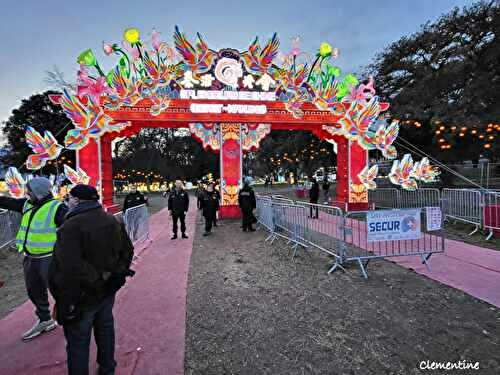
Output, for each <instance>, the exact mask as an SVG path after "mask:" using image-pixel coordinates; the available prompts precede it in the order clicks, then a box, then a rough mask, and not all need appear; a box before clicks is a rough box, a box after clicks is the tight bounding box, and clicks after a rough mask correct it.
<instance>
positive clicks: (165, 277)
mask: <svg viewBox="0 0 500 375" xmlns="http://www.w3.org/2000/svg"><path fill="white" fill-rule="evenodd" d="M195 220H196V210H191V211H189V212H188V215H187V217H186V225H187V228H188V231H187V235H188V236H189V239H182V240H181V239H178V240H175V241H171V240H170V236H171V229H170V228H171V220H170V218H169V215H168V212H167V211H166V210H162V211H161V212H159V213H157V214H156V215H154V216H153V217H152V219H151V225H150V233H151V242H150V243H149V244H146V245H145V246H143V247H142V249H136V253H137V252H138V251H139V253H140V257H139V259H138V260H137V261H136V262H135V265H134V266H133V268H134V269H135V270H136V271H137V273H136V275H135V276H134V277H133V278H132V279H130V280H129V282H127V284H126V286H125V287H124V288H123V289H122V290H120V292H119V293H118V296H117V300H116V303H115V309H114V314H115V327H116V359H117V361H118V368H117V374H119V375H132V374H135V375H149V374H158V375H160V374H161V375H177V374H183V373H184V333H185V317H186V292H187V276H188V269H189V260H190V256H191V251H192V248H193V238H194V229H195V224H196V221H195ZM137 250H138V251H137ZM33 321H34V314H33V307H32V305H31V303H30V302H29V301H28V302H26V303H24V304H23V305H21V306H20V307H18V308H17V309H16V310H14V311H13V312H12V313H10V314H9V315H8V316H6V317H5V318H4V319H2V320H0V338H1V339H0V374H2V375H22V374H30V375H32V374H36V375H59V374H66V352H65V340H64V337H63V333H62V329H61V328H60V327H59V328H57V329H56V330H54V331H52V332H49V333H46V334H43V335H42V336H40V337H37V338H36V339H34V340H32V341H29V342H22V341H21V339H20V335H21V334H22V333H23V332H24V331H25V330H26V329H27V328H29V326H30V325H31V324H32V323H33ZM92 347H93V349H92V354H91V365H92V367H91V368H93V369H95V367H96V366H95V347H94V345H92ZM90 373H91V374H93V373H95V370H91V372H90Z"/></svg>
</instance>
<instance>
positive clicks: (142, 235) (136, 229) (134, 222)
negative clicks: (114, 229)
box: [123, 204, 149, 243]
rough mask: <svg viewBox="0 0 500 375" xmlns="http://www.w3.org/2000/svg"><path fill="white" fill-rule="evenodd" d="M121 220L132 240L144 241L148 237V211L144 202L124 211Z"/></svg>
mask: <svg viewBox="0 0 500 375" xmlns="http://www.w3.org/2000/svg"><path fill="white" fill-rule="evenodd" d="M123 222H124V223H125V228H126V230H127V233H128V234H129V236H130V239H131V240H132V242H134V243H136V242H140V241H145V240H147V239H148V238H149V211H148V208H147V206H146V205H145V204H142V205H140V206H136V207H132V208H129V209H128V210H127V211H125V213H124V214H123Z"/></svg>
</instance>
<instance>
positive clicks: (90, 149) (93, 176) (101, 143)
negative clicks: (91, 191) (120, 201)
mask: <svg viewBox="0 0 500 375" xmlns="http://www.w3.org/2000/svg"><path fill="white" fill-rule="evenodd" d="M111 141H112V137H111V135H110V134H105V135H104V136H102V137H101V138H100V139H92V138H91V139H90V140H89V143H88V144H87V146H85V147H84V148H82V149H81V150H78V151H77V153H76V163H77V167H79V168H82V169H83V170H84V171H85V172H86V173H87V175H88V176H89V177H90V182H89V183H90V185H92V186H95V187H96V188H97V190H98V191H99V194H100V195H101V202H102V204H103V206H104V207H105V208H106V209H108V210H110V211H116V208H117V207H115V206H114V203H113V162H112V154H111Z"/></svg>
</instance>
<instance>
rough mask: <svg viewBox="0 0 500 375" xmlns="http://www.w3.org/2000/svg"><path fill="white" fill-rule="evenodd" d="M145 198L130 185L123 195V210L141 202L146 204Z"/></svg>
mask: <svg viewBox="0 0 500 375" xmlns="http://www.w3.org/2000/svg"><path fill="white" fill-rule="evenodd" d="M146 203H147V200H146V198H145V197H144V195H142V194H141V192H139V191H137V188H136V187H135V186H132V188H131V190H130V193H128V194H127V196H126V197H125V201H124V202H123V212H125V211H127V210H128V209H129V208H132V207H137V206H140V205H141V204H146Z"/></svg>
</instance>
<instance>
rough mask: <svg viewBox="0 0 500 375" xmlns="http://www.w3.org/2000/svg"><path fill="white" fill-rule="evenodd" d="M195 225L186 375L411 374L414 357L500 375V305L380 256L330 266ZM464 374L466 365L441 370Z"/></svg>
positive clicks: (257, 239) (255, 236) (234, 230)
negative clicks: (333, 269) (365, 268)
mask: <svg viewBox="0 0 500 375" xmlns="http://www.w3.org/2000/svg"><path fill="white" fill-rule="evenodd" d="M202 232H203V230H202V227H201V225H198V227H197V231H196V236H195V242H194V248H193V254H192V257H191V265H190V271H189V284H188V300H187V325H186V330H187V332H186V358H185V373H186V374H204V375H208V374H217V375H220V374H242V375H243V374H252V375H257V374H258V375H260V374H273V375H278V374H287V375H288V374H341V375H345V374H362V375H369V374H374V375H382V374H401V375H403V374H404V375H407V374H420V373H434V374H439V373H440V372H439V371H421V370H420V369H419V364H420V362H421V361H426V360H430V361H431V362H432V361H436V362H448V361H450V362H456V361H459V360H467V361H469V362H476V361H478V362H480V371H473V372H472V373H474V374H491V375H494V374H499V373H500V310H499V309H497V308H495V307H493V306H491V305H489V304H487V303H484V302H482V301H479V300H477V299H475V298H473V297H471V296H469V295H467V294H465V293H463V292H461V291H458V290H455V289H452V288H449V287H447V286H444V285H442V284H439V283H437V282H435V281H433V280H430V279H428V278H426V277H424V276H421V275H418V274H416V273H414V272H412V271H410V270H406V269H404V268H402V267H399V266H397V265H395V264H393V263H391V262H388V261H378V262H372V263H371V264H370V267H369V272H370V278H369V279H368V280H364V279H363V278H361V277H360V274H359V271H358V269H357V268H355V267H353V268H351V269H348V272H346V273H343V272H338V273H334V274H332V275H327V273H326V271H327V270H328V266H329V264H330V262H331V259H329V258H327V257H326V256H323V255H322V254H319V253H318V252H314V253H313V255H312V256H307V255H304V254H301V255H300V256H299V257H298V258H296V259H295V261H292V260H291V253H290V252H289V250H288V247H287V246H286V244H284V243H277V244H276V245H272V246H271V245H268V243H266V242H265V241H264V239H265V237H266V233H265V232H264V231H263V230H259V231H257V232H256V233H243V232H241V229H240V223H239V222H235V221H233V222H227V221H225V222H223V226H222V227H220V228H216V231H215V233H214V234H213V235H212V236H210V237H202V235H201V234H202ZM446 373H448V374H456V373H460V374H468V373H471V372H469V371H465V370H462V371H458V372H456V371H447V372H446Z"/></svg>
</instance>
